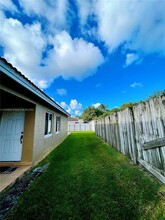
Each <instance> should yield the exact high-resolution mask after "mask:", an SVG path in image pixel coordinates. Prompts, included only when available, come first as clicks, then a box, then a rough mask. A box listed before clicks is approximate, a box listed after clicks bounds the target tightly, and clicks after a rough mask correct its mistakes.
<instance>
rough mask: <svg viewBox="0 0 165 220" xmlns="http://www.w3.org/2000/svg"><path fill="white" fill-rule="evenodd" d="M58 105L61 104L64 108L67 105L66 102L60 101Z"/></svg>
mask: <svg viewBox="0 0 165 220" xmlns="http://www.w3.org/2000/svg"><path fill="white" fill-rule="evenodd" d="M60 105H61V106H62V107H63V108H65V109H66V108H67V107H68V105H67V104H66V102H61V103H60Z"/></svg>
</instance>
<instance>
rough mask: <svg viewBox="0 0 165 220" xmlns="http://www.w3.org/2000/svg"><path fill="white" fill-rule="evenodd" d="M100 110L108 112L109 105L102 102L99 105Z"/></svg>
mask: <svg viewBox="0 0 165 220" xmlns="http://www.w3.org/2000/svg"><path fill="white" fill-rule="evenodd" d="M98 108H99V109H100V110H102V111H104V112H106V111H107V108H108V106H107V105H104V104H100V105H99V107H98Z"/></svg>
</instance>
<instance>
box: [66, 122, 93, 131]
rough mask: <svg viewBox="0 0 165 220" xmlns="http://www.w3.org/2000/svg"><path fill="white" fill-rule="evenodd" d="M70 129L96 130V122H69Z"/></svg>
mask: <svg viewBox="0 0 165 220" xmlns="http://www.w3.org/2000/svg"><path fill="white" fill-rule="evenodd" d="M68 131H95V123H94V121H91V122H90V123H77V124H75V123H72V122H71V123H70V122H68Z"/></svg>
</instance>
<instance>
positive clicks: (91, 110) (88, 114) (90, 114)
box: [82, 104, 107, 122]
mask: <svg viewBox="0 0 165 220" xmlns="http://www.w3.org/2000/svg"><path fill="white" fill-rule="evenodd" d="M106 108H107V107H106V105H104V104H101V105H100V106H99V107H98V108H95V107H94V106H89V107H88V108H86V109H85V110H84V111H83V114H82V119H83V120H84V121H85V122H89V121H92V120H93V119H96V118H97V117H99V116H101V115H103V114H104V113H105V112H106Z"/></svg>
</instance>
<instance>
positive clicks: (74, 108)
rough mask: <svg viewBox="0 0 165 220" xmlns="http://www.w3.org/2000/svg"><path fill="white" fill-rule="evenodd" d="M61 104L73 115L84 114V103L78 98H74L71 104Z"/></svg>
mask: <svg viewBox="0 0 165 220" xmlns="http://www.w3.org/2000/svg"><path fill="white" fill-rule="evenodd" d="M60 105H61V106H62V107H63V108H64V109H65V110H66V111H67V112H68V113H69V114H71V115H72V116H79V115H81V114H82V104H81V103H79V102H78V101H77V100H76V99H72V100H71V101H70V103H69V104H67V103H66V102H61V103H60Z"/></svg>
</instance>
